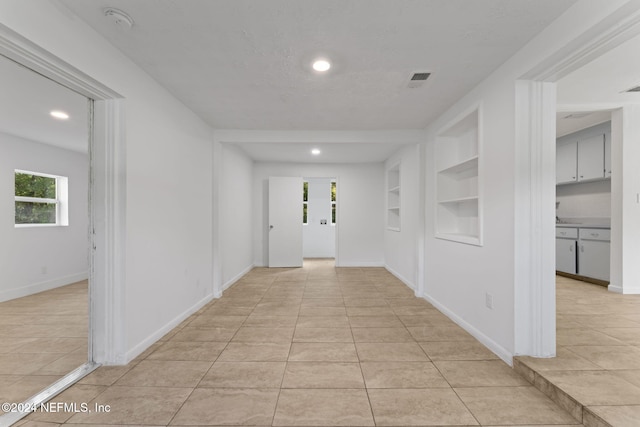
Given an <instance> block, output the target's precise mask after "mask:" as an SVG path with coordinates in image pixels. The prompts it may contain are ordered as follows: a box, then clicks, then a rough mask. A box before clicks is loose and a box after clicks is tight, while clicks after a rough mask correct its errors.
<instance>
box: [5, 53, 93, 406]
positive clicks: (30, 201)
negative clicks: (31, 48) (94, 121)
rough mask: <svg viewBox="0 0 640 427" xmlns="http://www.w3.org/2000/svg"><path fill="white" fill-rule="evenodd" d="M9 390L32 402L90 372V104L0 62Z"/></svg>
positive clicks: (14, 397) (10, 398) (8, 394)
mask: <svg viewBox="0 0 640 427" xmlns="http://www.w3.org/2000/svg"><path fill="white" fill-rule="evenodd" d="M0 75H2V76H3V79H2V81H1V82H0V86H1V87H2V90H1V92H2V94H3V97H2V100H1V101H0V173H1V174H2V176H3V179H2V183H1V184H0V192H1V193H3V194H4V195H5V197H2V200H3V202H2V203H3V209H2V211H3V213H2V214H0V223H2V228H3V230H4V232H3V233H2V234H3V239H2V240H1V241H0V253H4V254H5V255H3V256H2V259H1V260H0V266H1V267H0V272H1V273H0V326H1V329H0V339H1V340H2V342H3V344H4V345H3V349H2V351H0V382H1V383H2V384H3V385H5V384H6V387H0V388H1V389H2V390H3V391H2V393H0V397H2V398H3V400H2V401H3V402H22V401H25V400H27V399H28V398H30V397H32V396H34V395H36V394H38V393H39V392H41V391H42V390H44V389H46V388H47V387H48V386H49V385H51V384H52V383H54V382H56V381H59V380H60V379H61V378H63V377H64V376H65V375H67V374H68V373H69V372H71V371H73V370H74V369H76V368H78V367H79V366H81V365H83V364H84V363H86V362H87V359H88V354H89V352H88V343H89V302H88V292H89V290H88V286H89V282H88V279H89V245H90V243H89V222H90V219H89V139H90V138H89V135H90V123H89V118H90V109H91V103H90V100H89V99H88V98H87V97H85V96H83V95H80V94H78V93H76V92H74V91H72V90H70V89H68V88H66V87H64V86H61V85H59V84H58V83H56V82H54V81H52V80H50V79H48V78H46V77H43V76H42V75H40V74H37V73H35V72H33V71H32V70H30V69H28V68H25V67H23V66H21V65H19V64H17V63H15V62H14V61H12V60H10V59H8V58H6V57H4V56H0Z"/></svg>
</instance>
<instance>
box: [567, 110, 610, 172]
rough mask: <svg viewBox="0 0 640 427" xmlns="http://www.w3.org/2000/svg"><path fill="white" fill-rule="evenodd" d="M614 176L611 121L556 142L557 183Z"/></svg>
mask: <svg viewBox="0 0 640 427" xmlns="http://www.w3.org/2000/svg"><path fill="white" fill-rule="evenodd" d="M610 177H611V122H607V123H602V124H600V125H597V126H593V127H590V128H588V129H584V130H581V131H578V132H575V133H572V134H570V135H565V136H563V137H561V138H558V140H557V141H556V184H558V185H559V184H570V183H576V182H585V181H596V180H601V179H607V178H610Z"/></svg>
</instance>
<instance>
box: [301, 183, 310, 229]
mask: <svg viewBox="0 0 640 427" xmlns="http://www.w3.org/2000/svg"><path fill="white" fill-rule="evenodd" d="M308 202H309V182H308V181H303V183H302V223H303V224H306V223H307V203H308Z"/></svg>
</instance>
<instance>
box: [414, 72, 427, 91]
mask: <svg viewBox="0 0 640 427" xmlns="http://www.w3.org/2000/svg"><path fill="white" fill-rule="evenodd" d="M430 75H431V73H424V72H422V73H413V76H411V80H410V81H409V85H408V86H409V87H410V88H417V87H420V86H422V85H424V82H426V81H427V79H428V78H429V76H430Z"/></svg>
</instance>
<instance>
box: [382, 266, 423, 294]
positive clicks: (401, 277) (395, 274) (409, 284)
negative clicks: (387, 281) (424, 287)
mask: <svg viewBox="0 0 640 427" xmlns="http://www.w3.org/2000/svg"><path fill="white" fill-rule="evenodd" d="M384 268H386V269H387V271H388V272H389V273H391V274H393V275H394V276H395V277H396V278H397V279H399V280H400V281H401V282H402V283H404V284H405V285H407V286H408V287H410V288H411V289H412V290H414V291H415V290H416V285H415V284H413V283H412V282H411V281H410V280H407V279H406V278H405V277H403V276H402V274H400V273H398V272H397V271H395V270H394V269H393V268H391V267H389V266H388V265H386V264H385V266H384Z"/></svg>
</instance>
